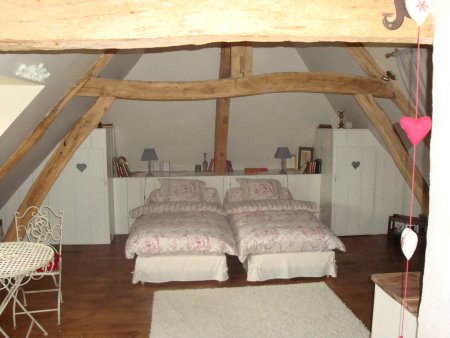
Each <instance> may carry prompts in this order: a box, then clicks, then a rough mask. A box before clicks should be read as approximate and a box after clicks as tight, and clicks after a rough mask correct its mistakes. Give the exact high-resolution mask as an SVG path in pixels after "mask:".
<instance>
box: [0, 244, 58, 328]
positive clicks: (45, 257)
mask: <svg viewBox="0 0 450 338" xmlns="http://www.w3.org/2000/svg"><path fill="white" fill-rule="evenodd" d="M53 254H54V251H53V249H52V248H51V247H50V246H48V245H45V244H41V243H33V242H3V243H0V283H1V285H0V290H1V289H5V290H6V291H7V295H6V297H5V299H3V301H2V303H1V304H0V315H1V314H2V313H3V311H4V310H5V308H6V306H7V305H8V303H9V302H10V300H11V299H13V298H14V299H15V300H16V302H17V304H18V305H19V306H20V307H21V308H22V310H23V311H25V313H26V314H27V315H28V317H30V319H31V324H30V328H29V330H28V334H27V337H28V336H29V334H30V332H31V328H32V326H33V324H36V325H37V326H38V327H39V328H40V329H41V330H42V332H43V333H44V335H47V332H46V331H45V330H44V328H43V327H42V326H41V324H39V323H38V322H37V321H36V319H35V318H34V317H33V316H32V315H31V314H30V313H29V312H28V311H27V309H26V308H25V307H24V306H23V304H22V303H21V302H20V301H19V299H18V298H17V290H18V288H19V287H21V286H23V285H25V284H26V283H28V281H29V280H30V279H31V277H32V276H33V274H34V273H35V272H36V270H38V269H40V268H43V267H45V266H46V265H47V264H48V263H49V262H50V261H51V260H52V259H53ZM0 332H2V333H3V335H4V336H5V337H8V335H7V334H6V332H5V331H4V330H3V329H2V328H1V327H0Z"/></svg>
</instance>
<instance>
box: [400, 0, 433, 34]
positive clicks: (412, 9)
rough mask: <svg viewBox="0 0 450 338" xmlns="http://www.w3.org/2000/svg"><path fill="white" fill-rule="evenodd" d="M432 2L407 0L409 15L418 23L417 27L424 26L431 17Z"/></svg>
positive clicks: (427, 0)
mask: <svg viewBox="0 0 450 338" xmlns="http://www.w3.org/2000/svg"><path fill="white" fill-rule="evenodd" d="M431 2H432V1H431V0H405V6H406V9H407V10H408V14H409V16H410V17H411V19H413V20H414V21H415V22H416V24H417V26H419V27H420V26H422V24H423V23H424V22H425V20H426V19H427V17H428V15H430V12H431Z"/></svg>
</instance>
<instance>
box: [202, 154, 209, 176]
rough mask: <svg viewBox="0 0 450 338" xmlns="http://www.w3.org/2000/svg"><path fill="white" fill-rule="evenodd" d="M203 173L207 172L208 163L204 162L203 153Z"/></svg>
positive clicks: (204, 156)
mask: <svg viewBox="0 0 450 338" xmlns="http://www.w3.org/2000/svg"><path fill="white" fill-rule="evenodd" d="M202 165H203V171H205V172H206V171H208V161H207V160H206V153H203V164H202Z"/></svg>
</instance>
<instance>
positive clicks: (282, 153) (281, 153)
mask: <svg viewBox="0 0 450 338" xmlns="http://www.w3.org/2000/svg"><path fill="white" fill-rule="evenodd" d="M274 158H281V171H280V174H286V159H287V158H291V153H290V152H289V148H288V147H278V149H277V152H276V153H275V156H274Z"/></svg>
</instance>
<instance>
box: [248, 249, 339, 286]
mask: <svg viewBox="0 0 450 338" xmlns="http://www.w3.org/2000/svg"><path fill="white" fill-rule="evenodd" d="M244 267H245V270H246V271H247V280H248V281H250V282H257V281H265V280H268V279H275V278H283V279H287V278H296V277H323V276H332V277H336V275H337V274H336V271H337V267H336V261H335V253H334V251H326V252H289V253H276V254H263V255H252V256H249V257H248V258H247V260H246V261H245V263H244Z"/></svg>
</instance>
